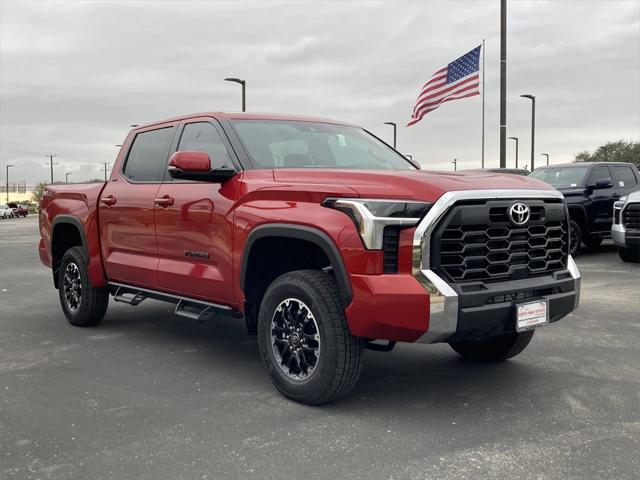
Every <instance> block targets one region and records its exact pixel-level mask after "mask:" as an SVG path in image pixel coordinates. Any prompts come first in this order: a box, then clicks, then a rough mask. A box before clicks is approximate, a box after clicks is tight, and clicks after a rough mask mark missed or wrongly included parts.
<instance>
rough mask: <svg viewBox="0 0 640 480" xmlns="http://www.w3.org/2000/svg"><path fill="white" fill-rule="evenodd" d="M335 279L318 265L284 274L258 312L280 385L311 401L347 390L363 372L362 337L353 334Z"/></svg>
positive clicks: (264, 350)
mask: <svg viewBox="0 0 640 480" xmlns="http://www.w3.org/2000/svg"><path fill="white" fill-rule="evenodd" d="M339 299H340V296H339V293H338V288H337V286H336V282H335V280H334V279H333V278H332V277H331V276H330V275H328V274H327V273H324V272H321V271H317V270H298V271H295V272H290V273H285V274H284V275H282V276H280V277H278V278H277V279H276V280H274V281H273V283H272V284H271V286H270V287H269V288H268V289H267V291H266V293H265V295H264V298H263V300H262V304H261V306H260V313H259V315H258V343H259V345H260V354H261V356H262V360H263V362H264V364H265V366H266V367H267V370H268V372H269V375H270V376H271V380H272V382H273V384H274V385H275V387H276V388H277V389H278V390H279V391H280V392H281V393H282V394H283V395H285V396H287V397H289V398H291V399H292V400H295V401H297V402H301V403H306V404H308V405H319V404H323V403H328V402H331V401H333V400H335V399H336V398H338V397H340V396H343V395H345V394H346V393H348V392H349V391H350V390H351V389H352V388H353V387H354V385H355V384H356V381H357V380H358V377H359V375H360V369H361V360H362V349H363V341H362V339H361V338H358V337H355V336H353V335H351V333H350V332H349V328H348V326H347V320H346V318H345V315H344V310H343V309H342V306H341V305H340V300H339Z"/></svg>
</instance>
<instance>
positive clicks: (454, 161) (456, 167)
mask: <svg viewBox="0 0 640 480" xmlns="http://www.w3.org/2000/svg"><path fill="white" fill-rule="evenodd" d="M451 163H453V171H454V172H457V171H458V159H457V158H454V159H453V162H451Z"/></svg>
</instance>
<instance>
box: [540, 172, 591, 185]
mask: <svg viewBox="0 0 640 480" xmlns="http://www.w3.org/2000/svg"><path fill="white" fill-rule="evenodd" d="M588 169H589V167H558V168H540V169H537V170H534V171H533V172H531V173H530V174H529V176H530V177H533V178H537V179H538V180H542V181H543V182H545V183H548V184H549V185H551V186H552V187H579V186H581V185H583V184H584V177H585V175H586V174H587V170H588Z"/></svg>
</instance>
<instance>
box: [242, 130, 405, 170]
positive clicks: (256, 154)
mask: <svg viewBox="0 0 640 480" xmlns="http://www.w3.org/2000/svg"><path fill="white" fill-rule="evenodd" d="M233 127H234V129H235V131H236V133H237V134H238V137H240V141H241V142H242V144H243V145H244V147H245V149H246V150H247V152H248V153H249V156H250V157H251V159H252V160H253V162H254V164H255V165H256V167H257V168H343V169H369V170H415V167H413V165H411V164H410V163H409V161H408V160H406V159H405V158H404V157H403V156H402V155H400V154H399V153H398V152H396V151H394V150H393V149H392V148H390V147H388V146H387V145H385V144H384V143H382V142H381V141H380V140H378V139H377V138H375V137H374V136H373V135H371V134H369V133H367V132H365V131H364V130H363V129H361V128H358V127H349V126H345V125H333V124H328V123H314V122H304V121H288V120H236V121H234V122H233Z"/></svg>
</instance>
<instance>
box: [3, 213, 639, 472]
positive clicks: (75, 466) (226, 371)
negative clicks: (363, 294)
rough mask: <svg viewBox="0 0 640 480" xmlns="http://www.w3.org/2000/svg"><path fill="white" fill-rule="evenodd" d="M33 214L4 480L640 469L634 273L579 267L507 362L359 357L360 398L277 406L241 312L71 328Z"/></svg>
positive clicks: (161, 308)
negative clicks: (578, 291)
mask: <svg viewBox="0 0 640 480" xmlns="http://www.w3.org/2000/svg"><path fill="white" fill-rule="evenodd" d="M38 238H39V237H38V232H37V219H36V217H35V216H29V217H28V218H27V219H12V220H0V272H1V274H0V392H1V394H0V478H21V479H22V478H56V479H58V478H60V479H62V478H65V479H66V478H77V479H111V478H113V479H129V478H136V479H179V478H180V479H181V478H184V479H195V478H198V479H214V478H215V479H219V478H253V479H255V478H260V479H263V478H269V479H283V478H369V479H375V478H393V479H404V478H409V479H414V478H415V479H423V478H424V479H443V478H444V479H447V478H451V479H460V478H468V479H483V478H491V479H493V478H495V479H505V478H520V479H543V478H544V479H591V478H594V479H605V478H606V479H636V478H637V474H638V471H640V457H639V456H638V452H639V451H640V345H639V343H640V315H639V313H638V312H639V311H640V295H639V293H638V292H639V289H640V268H639V267H638V266H637V265H633V266H632V265H631V264H624V263H622V262H621V261H620V260H619V259H618V257H617V255H616V253H615V250H614V248H613V246H612V245H611V244H606V245H605V246H604V247H602V249H601V250H600V251H598V252H585V253H583V255H582V256H580V257H579V258H578V260H577V263H578V266H579V268H580V270H581V273H582V275H583V285H582V302H581V306H580V308H579V310H578V311H576V312H575V313H574V314H572V315H571V316H569V317H567V318H566V319H564V320H563V321H561V322H560V323H557V324H555V325H552V326H550V327H546V328H543V329H540V330H539V331H538V332H536V336H535V337H534V339H533V342H532V344H531V345H530V346H529V348H528V349H527V350H525V352H524V353H523V354H521V355H520V356H518V357H517V358H516V359H514V360H512V361H509V362H506V363H503V364H499V365H474V364H471V363H468V362H465V361H463V360H462V359H461V358H460V357H458V356H457V355H456V354H455V353H454V352H453V351H452V350H451V349H450V348H449V347H448V346H447V345H433V346H428V345H406V344H403V345H399V346H398V347H396V349H395V350H394V351H393V352H391V353H378V352H371V351H367V352H366V356H365V366H364V370H363V373H362V376H361V378H360V382H359V383H358V385H357V386H356V388H355V390H354V391H353V393H352V394H351V395H350V396H349V397H348V398H346V399H344V400H342V401H340V402H338V403H335V404H332V405H328V406H324V407H315V408H313V407H306V406H302V405H299V404H296V403H293V402H291V401H288V400H286V399H284V398H283V397H282V396H280V395H279V394H278V393H277V392H276V391H275V390H274V388H273V387H272V386H271V383H270V381H269V379H268V377H267V375H266V374H265V372H264V371H263V367H262V365H261V363H260V361H259V357H258V351H257V344H256V340H255V338H253V337H247V336H246V335H245V332H244V326H243V324H242V323H241V322H239V321H237V320H233V319H221V320H217V321H215V322H209V323H205V324H197V323H195V322H191V321H187V320H185V319H178V318H176V317H174V316H173V314H172V311H171V307H170V306H168V305H165V304H162V303H158V302H153V301H146V302H144V303H143V304H142V305H140V306H138V307H135V308H132V307H129V306H126V305H121V304H115V303H113V302H111V303H110V307H109V311H108V313H107V316H106V317H105V320H104V322H103V323H102V325H101V326H100V327H98V328H92V329H81V328H74V327H72V326H70V325H69V324H68V323H67V322H66V320H65V318H64V316H63V314H62V311H61V310H60V307H59V304H58V297H57V291H56V290H54V288H53V285H52V282H51V274H50V271H49V270H47V269H46V268H45V267H44V266H42V265H41V264H40V261H39V259H38V254H37V248H36V247H37V241H38Z"/></svg>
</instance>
